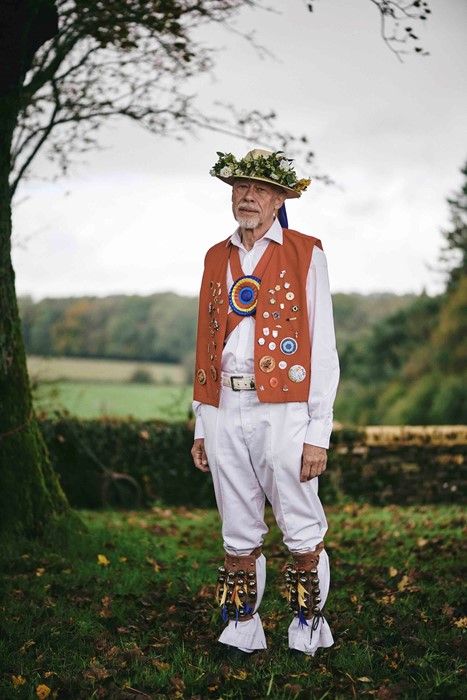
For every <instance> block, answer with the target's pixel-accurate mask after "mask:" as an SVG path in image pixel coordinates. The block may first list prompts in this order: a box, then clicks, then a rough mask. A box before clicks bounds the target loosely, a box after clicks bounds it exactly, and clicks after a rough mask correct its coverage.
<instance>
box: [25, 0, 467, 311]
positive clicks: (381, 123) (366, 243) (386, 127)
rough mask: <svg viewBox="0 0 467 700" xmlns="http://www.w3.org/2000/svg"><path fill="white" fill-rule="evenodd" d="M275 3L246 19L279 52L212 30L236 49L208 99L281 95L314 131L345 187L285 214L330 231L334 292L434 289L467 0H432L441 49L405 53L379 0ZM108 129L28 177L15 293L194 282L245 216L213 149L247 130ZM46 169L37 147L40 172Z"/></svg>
mask: <svg viewBox="0 0 467 700" xmlns="http://www.w3.org/2000/svg"><path fill="white" fill-rule="evenodd" d="M270 4H271V5H272V6H274V7H276V8H278V9H280V8H285V7H286V8H287V13H286V14H272V13H262V12H258V11H257V12H254V13H253V12H251V11H250V10H244V11H243V12H242V14H241V15H240V17H239V20H238V26H239V27H240V28H242V29H244V30H248V29H249V28H250V27H252V26H254V27H255V28H256V29H257V37H258V40H261V42H262V43H263V44H264V45H265V46H267V47H268V48H269V49H270V50H271V51H272V52H273V53H274V54H275V57H276V59H275V60H273V59H264V60H261V59H260V58H259V57H258V55H257V54H256V53H255V51H254V50H253V49H252V48H251V47H250V46H248V45H247V44H246V43H245V42H244V41H243V40H242V39H240V38H238V37H233V36H231V35H225V34H221V33H219V32H218V33H216V34H213V40H214V41H215V43H216V45H217V46H221V45H222V46H223V47H225V50H224V51H223V52H222V53H221V54H220V56H219V60H218V61H217V68H216V77H217V80H216V81H212V80H211V79H207V78H202V79H200V80H199V81H198V83H197V88H198V92H199V100H200V104H201V105H206V106H207V107H208V108H209V107H210V105H211V104H212V102H214V101H215V100H225V101H230V102H233V103H235V104H236V105H238V106H239V107H245V108H254V107H258V108H262V109H268V108H274V109H276V110H277V111H278V112H279V114H280V123H281V124H283V125H284V127H285V128H287V129H289V130H293V131H294V132H296V133H303V132H305V133H307V134H309V136H310V139H311V147H312V149H313V150H314V152H315V153H316V157H317V164H318V165H319V169H320V170H321V171H322V172H326V173H327V174H329V175H330V176H331V177H332V178H333V179H335V180H336V181H337V182H338V183H339V187H326V186H324V185H322V184H320V183H317V182H313V183H312V184H311V186H310V188H309V189H308V190H307V192H306V193H305V194H304V195H303V196H302V197H301V199H300V200H296V201H292V202H289V204H288V215H289V225H290V226H291V227H292V228H295V229H298V230H301V231H303V232H304V233H308V234H312V235H314V236H317V237H318V238H320V239H321V240H322V242H323V247H324V250H325V252H326V255H327V258H328V266H329V274H330V281H331V287H332V290H333V292H337V291H343V292H349V291H359V292H365V293H366V292H372V291H394V292H397V293H403V292H420V291H421V290H422V289H423V288H426V289H427V290H428V291H429V292H430V293H436V292H438V291H439V290H440V278H439V275H437V274H436V272H434V271H433V270H432V269H430V267H431V266H435V265H436V262H437V257H438V253H439V249H440V246H441V244H442V238H441V234H440V229H441V228H442V227H443V226H446V225H447V224H448V209H447V206H446V197H447V196H448V195H450V194H452V193H453V191H454V190H456V189H457V188H458V187H459V185H460V183H461V175H460V172H459V169H460V167H461V166H462V164H463V162H464V160H465V158H466V157H467V148H466V139H465V134H466V123H467V119H466V117H467V90H466V89H465V87H466V83H467V81H466V78H467V75H466V74H467V60H466V59H467V50H466V46H467V42H466V40H465V39H466V36H465V35H466V32H465V27H466V26H467V3H466V2H465V0H431V1H430V7H431V8H432V15H431V18H430V20H429V21H428V22H427V23H426V24H425V25H424V26H423V27H421V28H418V27H417V32H416V33H417V34H419V36H420V38H421V42H420V43H421V44H422V46H423V47H424V48H426V49H427V50H429V51H430V54H431V55H430V56H428V57H424V58H421V57H415V56H409V57H407V58H406V59H405V62H404V63H402V64H401V63H400V62H399V61H398V60H397V59H396V58H395V56H394V55H393V54H392V53H391V52H390V51H389V49H388V48H387V47H386V46H385V44H384V43H383V41H382V40H381V38H380V36H379V17H378V14H377V12H376V9H375V7H374V6H373V4H372V3H371V2H370V0H346V1H345V2H343V0H317V2H316V3H315V11H314V12H313V13H312V14H311V13H308V12H307V11H306V8H305V3H302V2H301V1H300V0H287V2H279V0H270ZM103 142H104V144H105V146H106V148H105V150H104V151H102V152H98V153H95V154H91V155H88V156H87V162H86V164H83V165H80V166H79V167H75V168H74V170H73V171H72V173H71V176H70V177H68V178H67V179H66V180H60V181H58V182H55V183H52V182H51V183H47V182H42V181H30V182H28V183H26V184H24V185H23V187H22V189H21V191H20V192H19V196H18V200H20V201H22V203H21V204H20V205H19V206H18V207H17V208H16V211H15V213H14V230H15V233H14V237H13V261H14V266H15V270H16V284H17V291H18V293H19V294H21V295H22V294H31V295H32V296H33V297H34V298H35V299H40V298H42V297H45V296H52V297H57V296H76V295H82V294H95V295H99V296H102V295H107V294H114V293H126V294H133V293H136V294H150V293H153V292H156V291H166V290H172V291H176V292H179V293H185V294H197V293H198V288H199V283H200V279H201V273H202V264H203V258H204V254H205V252H206V249H207V248H208V247H209V246H210V245H212V244H213V243H215V242H216V241H218V240H221V239H222V238H225V237H226V236H227V235H229V234H230V233H231V232H232V231H233V230H234V228H235V222H234V220H233V218H232V214H231V209H230V187H229V186H227V185H226V184H224V183H222V182H221V181H219V180H217V179H215V178H212V177H211V176H210V175H209V169H210V167H211V165H212V164H213V162H214V161H215V159H216V151H217V150H221V151H233V152H234V153H236V154H237V155H239V156H240V155H243V154H244V153H245V152H246V151H247V150H249V148H250V146H246V145H245V144H243V143H242V142H240V141H236V140H234V139H231V138H227V137H224V136H221V135H219V134H213V133H204V134H201V136H200V137H199V138H198V139H197V140H191V139H187V140H186V141H185V143H178V142H174V141H171V140H169V139H161V138H155V137H154V136H151V135H149V134H147V133H146V132H144V131H143V130H142V129H141V128H139V127H137V126H133V125H128V124H126V123H125V122H121V123H120V124H118V125H117V124H115V125H114V126H113V127H112V129H107V130H106V132H105V134H104V136H103ZM270 146H271V148H275V147H276V144H270ZM47 171H48V166H47V164H46V163H45V162H44V161H43V160H41V159H39V160H38V161H37V163H36V165H35V173H37V174H39V173H40V174H41V175H42V174H44V173H45V172H47ZM307 174H308V173H306V172H299V175H302V176H305V175H307Z"/></svg>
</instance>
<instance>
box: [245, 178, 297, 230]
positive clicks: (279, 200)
mask: <svg viewBox="0 0 467 700" xmlns="http://www.w3.org/2000/svg"><path fill="white" fill-rule="evenodd" d="M284 199H285V195H284V194H282V192H281V191H280V190H279V189H278V188H276V187H274V185H269V184H268V183H267V182H261V181H259V180H247V179H239V180H235V181H234V184H233V187H232V211H233V215H234V217H235V219H236V220H237V222H238V224H239V225H240V226H241V228H250V229H252V228H258V227H259V226H262V225H263V224H269V223H272V220H273V218H274V215H275V213H276V212H277V210H278V209H279V207H280V206H281V204H283V202H284Z"/></svg>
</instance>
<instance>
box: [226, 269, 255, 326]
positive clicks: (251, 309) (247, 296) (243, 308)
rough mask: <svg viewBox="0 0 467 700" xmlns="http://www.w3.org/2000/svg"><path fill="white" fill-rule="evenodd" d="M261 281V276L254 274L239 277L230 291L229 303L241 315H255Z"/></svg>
mask: <svg viewBox="0 0 467 700" xmlns="http://www.w3.org/2000/svg"><path fill="white" fill-rule="evenodd" d="M260 283H261V280H260V278H259V277H254V276H253V275H246V276H245V277H239V278H238V280H236V281H235V282H234V283H233V285H232V287H231V288H230V292H229V304H230V308H231V309H232V311H234V312H235V313H236V314H239V315H240V316H253V314H254V313H255V312H256V305H257V303H258V291H259V286H260Z"/></svg>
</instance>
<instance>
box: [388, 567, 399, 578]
mask: <svg viewBox="0 0 467 700" xmlns="http://www.w3.org/2000/svg"><path fill="white" fill-rule="evenodd" d="M398 573H399V572H398V571H397V569H395V568H394V567H393V566H390V567H389V576H390V577H391V578H393V577H394V576H397V574H398Z"/></svg>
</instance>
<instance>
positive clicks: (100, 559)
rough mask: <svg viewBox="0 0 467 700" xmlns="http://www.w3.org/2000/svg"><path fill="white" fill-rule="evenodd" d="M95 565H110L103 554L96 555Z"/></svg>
mask: <svg viewBox="0 0 467 700" xmlns="http://www.w3.org/2000/svg"><path fill="white" fill-rule="evenodd" d="M97 563H98V564H99V565H100V566H108V565H109V564H110V561H109V560H108V559H107V557H106V556H105V554H98V555H97Z"/></svg>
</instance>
